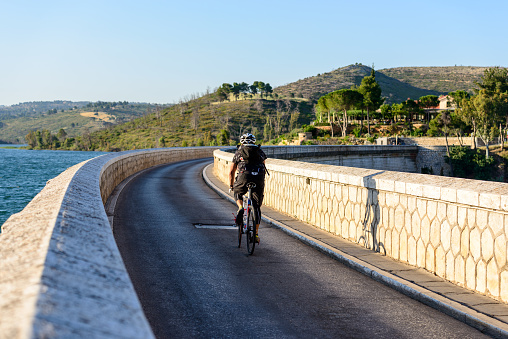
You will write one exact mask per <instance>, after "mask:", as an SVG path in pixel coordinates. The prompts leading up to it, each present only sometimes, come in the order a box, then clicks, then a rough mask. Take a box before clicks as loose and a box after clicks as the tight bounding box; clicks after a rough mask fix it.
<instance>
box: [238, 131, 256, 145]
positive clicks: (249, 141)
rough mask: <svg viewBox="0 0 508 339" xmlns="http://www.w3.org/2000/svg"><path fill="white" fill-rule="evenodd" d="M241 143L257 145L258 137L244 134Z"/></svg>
mask: <svg viewBox="0 0 508 339" xmlns="http://www.w3.org/2000/svg"><path fill="white" fill-rule="evenodd" d="M240 143H241V144H242V145H245V144H255V143H256V137H255V136H253V135H252V134H250V133H246V134H244V135H242V136H241V137H240Z"/></svg>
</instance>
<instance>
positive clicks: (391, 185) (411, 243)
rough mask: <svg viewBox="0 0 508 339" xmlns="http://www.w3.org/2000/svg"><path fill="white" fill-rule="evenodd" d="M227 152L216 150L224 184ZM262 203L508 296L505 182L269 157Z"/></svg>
mask: <svg viewBox="0 0 508 339" xmlns="http://www.w3.org/2000/svg"><path fill="white" fill-rule="evenodd" d="M231 160H232V154H231V153H228V152H223V151H215V152H214V170H215V173H216V175H217V176H218V177H219V178H220V179H221V180H222V181H223V182H225V183H227V180H228V179H227V168H228V164H229V163H230V162H231ZM267 168H268V169H269V171H270V174H271V175H270V176H267V180H266V188H265V200H264V203H265V204H266V205H268V206H270V207H272V208H275V209H277V210H279V211H281V212H283V213H286V214H287V215H290V216H292V217H295V218H297V219H299V220H302V221H305V222H308V223H310V224H312V225H314V226H315V227H318V228H320V229H323V230H326V231H328V232H330V233H333V234H335V235H337V236H340V237H342V238H345V239H348V240H350V241H352V242H355V243H358V244H359V245H361V246H365V247H368V248H371V249H372V250H374V251H378V252H380V253H382V254H385V255H388V256H390V257H392V258H394V259H397V260H400V261H403V262H406V263H408V264H411V265H413V266H415V267H421V268H425V269H426V270H428V271H430V272H433V273H435V274H436V275H438V276H440V277H442V278H444V279H447V280H449V281H451V282H454V283H456V284H457V285H460V286H463V287H465V288H468V289H471V290H473V291H476V292H479V293H482V294H484V295H488V296H490V297H492V298H494V299H497V300H502V301H504V302H508V266H507V250H508V249H507V246H508V238H507V234H508V184H504V183H493V182H485V181H478V180H468V179H458V178H446V177H438V176H431V175H423V174H410V173H402V172H390V171H380V170H370V169H361V168H350V167H339V166H330V165H321V164H310V163H304V162H298V161H286V160H279V159H268V160H267Z"/></svg>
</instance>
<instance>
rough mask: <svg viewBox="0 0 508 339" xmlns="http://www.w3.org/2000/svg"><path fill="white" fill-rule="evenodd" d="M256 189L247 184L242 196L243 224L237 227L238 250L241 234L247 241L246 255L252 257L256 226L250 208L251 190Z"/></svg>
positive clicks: (250, 183)
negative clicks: (245, 191)
mask: <svg viewBox="0 0 508 339" xmlns="http://www.w3.org/2000/svg"><path fill="white" fill-rule="evenodd" d="M254 187H256V184H255V183H253V182H249V183H247V188H248V189H249V190H248V191H247V195H246V196H245V195H244V196H243V209H244V213H243V222H242V224H241V225H238V248H240V247H241V245H242V234H245V235H246V237H247V239H246V241H247V253H248V254H249V255H252V254H253V253H254V248H255V247H256V226H255V225H254V210H253V207H252V189H253V188H254Z"/></svg>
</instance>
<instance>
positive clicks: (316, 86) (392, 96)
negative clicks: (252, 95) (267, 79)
mask: <svg viewBox="0 0 508 339" xmlns="http://www.w3.org/2000/svg"><path fill="white" fill-rule="evenodd" d="M370 72H371V68H370V67H368V66H365V65H361V64H356V65H349V66H346V67H342V68H338V69H336V70H334V71H331V72H328V73H323V74H318V75H316V76H313V77H308V78H305V79H302V80H298V81H295V82H293V83H290V84H287V85H284V86H280V87H277V88H275V89H274V92H275V93H277V94H279V95H282V96H292V95H294V96H296V97H304V98H309V99H312V100H317V99H318V98H319V97H321V96H322V95H325V94H327V93H330V92H333V91H336V90H339V89H343V88H351V86H352V85H357V86H358V85H360V83H361V81H362V79H363V77H365V76H366V75H370ZM376 80H377V82H378V83H379V85H380V86H381V89H382V96H384V97H385V98H386V103H389V104H391V103H398V102H402V101H405V100H406V99H407V98H414V99H418V98H419V97H421V96H424V95H429V94H434V95H439V94H440V92H437V91H432V90H429V89H423V88H418V87H415V86H414V85H411V84H408V83H405V82H402V81H400V80H398V79H395V78H391V77H389V76H386V75H385V74H383V73H382V72H380V71H376Z"/></svg>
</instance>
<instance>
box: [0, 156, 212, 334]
mask: <svg viewBox="0 0 508 339" xmlns="http://www.w3.org/2000/svg"><path fill="white" fill-rule="evenodd" d="M214 149H216V147H215V148H214V147H199V148H166V149H152V150H136V151H126V152H121V153H109V154H106V155H102V156H99V157H97V158H93V159H91V160H88V161H85V162H82V163H80V164H78V165H75V166H73V167H71V168H69V169H67V170H66V171H64V172H63V173H62V174H60V175H59V176H57V177H56V178H54V179H51V180H49V181H48V183H47V185H46V187H45V188H44V189H43V190H42V191H41V192H40V193H39V194H38V195H37V196H36V197H35V198H34V199H33V200H32V201H31V202H30V203H29V204H28V205H27V206H26V207H25V209H23V211H21V212H19V213H17V214H14V215H12V216H11V217H10V218H9V219H8V220H7V221H6V222H5V223H4V225H3V226H2V233H0V272H1V275H0V319H1V321H0V333H1V335H0V337H5V338H28V337H36V338H46V337H65V338H69V337H91V338H119V337H120V338H153V337H154V336H153V333H152V330H151V328H150V326H149V324H148V321H147V320H146V318H145V315H144V313H143V310H142V308H141V305H140V303H139V300H138V298H137V295H136V292H135V290H134V287H133V286H132V283H131V281H130V278H129V276H128V274H127V271H126V269H125V266H124V264H123V261H122V258H121V256H120V253H119V251H118V248H117V246H116V243H115V240H114V237H113V233H112V230H111V227H110V224H109V221H108V218H107V215H106V212H105V210H104V203H103V201H104V200H105V197H104V194H103V192H102V191H108V192H109V193H111V191H112V190H113V188H114V187H111V186H116V185H117V184H118V183H119V182H121V181H122V180H124V179H125V178H127V177H128V176H130V175H132V174H134V173H136V172H139V171H140V170H143V169H145V168H148V167H151V166H154V165H157V164H160V163H169V162H174V161H180V160H186V159H191V158H203V157H211V156H212V152H213V150H214ZM101 190H102V191H101ZM106 198H107V197H106Z"/></svg>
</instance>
